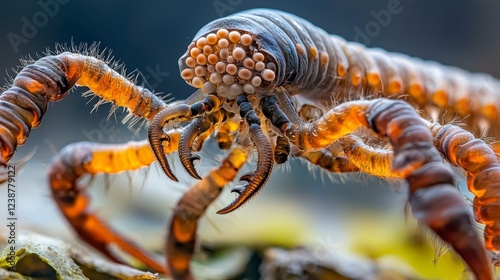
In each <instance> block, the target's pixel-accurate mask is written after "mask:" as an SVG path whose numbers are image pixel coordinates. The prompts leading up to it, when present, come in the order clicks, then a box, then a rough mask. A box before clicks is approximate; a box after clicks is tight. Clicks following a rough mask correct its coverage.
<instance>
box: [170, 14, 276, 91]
mask: <svg viewBox="0 0 500 280" xmlns="http://www.w3.org/2000/svg"><path fill="white" fill-rule="evenodd" d="M242 27H243V28H242ZM267 33H269V31H267V30H265V29H264V28H263V27H261V26H255V24H253V25H252V22H251V21H250V20H249V19H246V18H240V17H238V16H236V17H235V16H232V17H230V18H224V19H218V20H215V21H213V22H211V23H209V24H208V25H206V26H205V27H203V28H202V29H201V30H200V31H199V32H198V33H197V34H196V35H195V37H194V40H193V42H192V43H191V44H190V45H189V47H188V50H187V52H186V53H185V54H184V55H183V56H182V57H181V58H180V59H179V68H180V72H181V77H182V78H183V79H184V80H186V82H187V83H188V84H190V85H192V86H193V87H195V88H199V89H201V90H202V91H203V92H204V93H205V94H215V95H217V96H219V97H220V98H225V99H227V100H234V99H236V98H237V97H238V96H240V95H242V94H245V95H252V94H255V93H260V92H265V91H266V90H269V89H271V88H272V87H274V86H275V85H276V84H277V83H278V82H279V80H280V73H279V69H278V68H279V58H278V61H277V59H276V57H275V56H274V55H271V53H273V52H272V50H273V49H275V48H276V46H274V45H276V43H275V42H273V40H266V37H270V36H269V35H268V34H267Z"/></svg>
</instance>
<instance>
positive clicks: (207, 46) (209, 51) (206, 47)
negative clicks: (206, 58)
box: [203, 45, 214, 55]
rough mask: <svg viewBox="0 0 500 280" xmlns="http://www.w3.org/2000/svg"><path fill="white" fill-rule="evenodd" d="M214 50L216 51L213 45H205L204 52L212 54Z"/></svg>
mask: <svg viewBox="0 0 500 280" xmlns="http://www.w3.org/2000/svg"><path fill="white" fill-rule="evenodd" d="M213 52H214V50H213V49H212V47H211V46H209V45H206V46H204V47H203V53H204V54H205V55H209V54H211V53H213Z"/></svg>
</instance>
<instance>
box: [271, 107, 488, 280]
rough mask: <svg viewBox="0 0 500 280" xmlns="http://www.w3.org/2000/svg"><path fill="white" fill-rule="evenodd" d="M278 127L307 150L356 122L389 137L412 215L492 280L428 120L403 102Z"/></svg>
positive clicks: (483, 279)
mask: <svg viewBox="0 0 500 280" xmlns="http://www.w3.org/2000/svg"><path fill="white" fill-rule="evenodd" d="M277 127H281V128H282V132H283V133H284V134H285V135H286V136H287V137H288V138H289V140H290V142H292V143H293V144H295V145H296V146H297V147H298V148H301V149H306V150H317V149H322V148H325V147H328V146H330V145H332V143H333V142H334V141H336V140H337V139H339V138H340V137H342V136H344V135H347V134H349V133H353V132H355V131H356V130H357V129H358V128H360V127H366V128H370V129H372V130H373V131H374V132H376V133H377V134H379V135H380V136H382V137H385V136H387V137H388V138H389V141H390V143H391V145H392V146H393V150H394V154H393V161H392V171H393V173H395V174H396V175H398V176H401V177H403V178H405V179H406V180H407V182H408V184H409V188H410V194H409V202H410V206H411V208H412V211H413V215H414V216H415V218H417V219H418V220H420V221H422V222H423V223H424V224H426V225H427V226H428V227H429V228H431V229H432V230H433V231H434V232H435V233H437V235H438V236H440V237H441V238H442V239H443V240H444V241H446V242H448V243H449V244H450V245H451V246H452V247H453V248H454V249H455V251H456V252H457V253H458V254H459V255H460V256H461V257H462V258H463V259H464V261H465V262H466V263H467V264H468V266H469V267H470V269H471V270H472V272H473V273H474V275H475V276H476V278H477V279H480V280H491V279H493V275H492V270H491V267H490V264H489V259H488V256H487V254H486V251H485V250H484V247H483V246H482V242H481V240H480V239H479V237H478V236H477V233H476V231H475V228H474V226H473V221H472V217H471V216H470V214H469V212H468V207H467V205H466V203H465V201H464V200H463V199H462V197H461V195H460V193H459V192H458V190H456V188H454V184H453V175H452V173H451V171H450V170H449V169H448V168H446V167H445V166H444V164H443V163H442V159H441V156H440V154H439V152H438V151H437V150H436V149H435V148H434V145H433V137H432V134H431V132H430V130H429V128H427V126H426V123H425V122H424V121H423V120H422V119H421V118H420V117H419V116H418V115H417V113H416V112H415V110H414V109H413V108H411V107H410V106H409V105H408V104H407V103H405V102H402V101H396V100H387V99H376V100H365V101H353V102H347V103H343V104H341V105H339V106H337V107H335V108H333V109H332V110H330V111H329V112H327V113H326V114H325V115H324V116H322V117H321V118H319V119H318V120H317V121H314V122H312V123H302V124H291V123H288V124H286V125H284V124H281V125H280V126H277ZM481 178H483V177H481ZM483 180H485V179H483Z"/></svg>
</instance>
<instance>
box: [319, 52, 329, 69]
mask: <svg viewBox="0 0 500 280" xmlns="http://www.w3.org/2000/svg"><path fill="white" fill-rule="evenodd" d="M319 56H320V61H321V65H322V66H323V67H325V66H326V65H328V62H329V61H330V57H329V56H328V53H326V52H321V54H320V55H319Z"/></svg>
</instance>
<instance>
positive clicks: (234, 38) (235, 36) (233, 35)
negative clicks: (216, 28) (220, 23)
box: [229, 31, 241, 43]
mask: <svg viewBox="0 0 500 280" xmlns="http://www.w3.org/2000/svg"><path fill="white" fill-rule="evenodd" d="M240 37H241V35H240V32H238V31H231V32H229V41H231V42H233V43H238V41H239V40H240Z"/></svg>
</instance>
